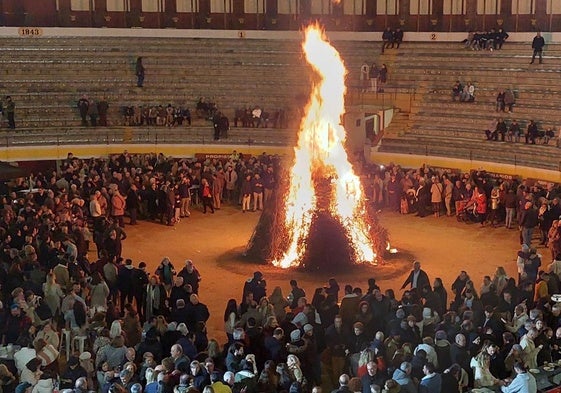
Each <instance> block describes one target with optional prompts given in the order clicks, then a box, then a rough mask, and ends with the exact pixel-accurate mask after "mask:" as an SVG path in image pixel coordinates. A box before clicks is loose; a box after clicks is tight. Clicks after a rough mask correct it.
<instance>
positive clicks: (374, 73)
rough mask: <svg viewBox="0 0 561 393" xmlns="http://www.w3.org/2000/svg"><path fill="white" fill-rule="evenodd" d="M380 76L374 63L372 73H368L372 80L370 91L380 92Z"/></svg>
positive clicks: (371, 67) (371, 68)
mask: <svg viewBox="0 0 561 393" xmlns="http://www.w3.org/2000/svg"><path fill="white" fill-rule="evenodd" d="M378 74H379V71H378V66H377V65H376V63H372V65H371V66H370V71H369V72H368V76H369V78H370V91H373V92H376V90H378Z"/></svg>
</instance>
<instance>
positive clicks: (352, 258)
mask: <svg viewBox="0 0 561 393" xmlns="http://www.w3.org/2000/svg"><path fill="white" fill-rule="evenodd" d="M302 48H303V51H304V54H305V57H306V61H307V62H308V63H309V64H310V65H311V66H312V68H313V70H314V71H315V73H316V74H317V82H316V83H315V84H314V86H313V88H312V92H311V95H310V99H309V102H308V105H307V107H306V111H305V113H306V114H305V115H304V117H303V118H302V121H301V124H300V130H299V134H298V144H297V146H296V147H295V149H294V162H293V165H292V167H291V169H290V170H289V171H288V174H287V176H285V177H284V182H281V187H280V190H279V193H278V194H277V195H278V196H279V197H278V198H277V204H276V205H275V206H274V207H273V208H272V209H269V210H266V211H265V212H264V213H263V216H262V218H261V220H260V223H259V224H258V226H257V228H256V231H255V233H254V235H253V236H252V239H251V240H250V243H249V245H248V253H249V254H253V255H255V256H260V257H261V258H263V259H266V260H270V261H272V263H273V264H274V265H275V266H278V267H281V268H289V267H297V266H306V267H321V266H333V265H341V264H343V265H347V264H349V263H351V264H353V263H370V264H376V263H377V260H378V256H379V254H380V253H381V252H383V251H384V250H385V249H386V247H388V243H387V234H386V231H385V230H383V229H382V228H380V227H379V226H378V223H377V221H376V219H375V213H374V212H373V211H372V209H371V208H370V207H369V206H368V204H367V203H366V202H367V201H366V197H365V193H364V189H363V186H362V184H361V181H360V178H359V177H358V176H357V175H356V173H355V171H354V170H353V167H352V165H351V163H350V162H349V159H348V155H347V152H346V150H345V139H346V131H345V129H344V127H343V126H342V125H341V119H342V116H343V114H344V113H345V93H346V87H345V76H346V74H347V70H346V69H345V66H344V64H343V61H342V59H341V57H340V56H339V53H338V52H337V50H336V49H335V48H334V47H333V46H331V45H330V44H329V42H328V41H327V39H326V37H325V35H324V33H323V30H322V29H321V28H320V26H318V25H315V24H314V25H311V26H309V27H307V28H306V30H305V40H304V42H303V44H302ZM279 205H281V206H279Z"/></svg>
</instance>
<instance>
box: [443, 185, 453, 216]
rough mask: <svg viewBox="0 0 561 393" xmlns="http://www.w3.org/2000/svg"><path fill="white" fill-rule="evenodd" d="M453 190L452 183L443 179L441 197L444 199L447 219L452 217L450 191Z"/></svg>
mask: <svg viewBox="0 0 561 393" xmlns="http://www.w3.org/2000/svg"><path fill="white" fill-rule="evenodd" d="M453 189H454V185H453V184H452V181H451V180H450V179H449V178H447V177H445V178H444V192H443V193H442V196H443V197H444V206H445V207H446V215H447V216H448V217H451V216H452V191H453Z"/></svg>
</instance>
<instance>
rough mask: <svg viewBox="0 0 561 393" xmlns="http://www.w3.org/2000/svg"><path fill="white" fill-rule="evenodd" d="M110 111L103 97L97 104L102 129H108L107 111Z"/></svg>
mask: <svg viewBox="0 0 561 393" xmlns="http://www.w3.org/2000/svg"><path fill="white" fill-rule="evenodd" d="M108 110H109V103H108V102H107V99H106V98H105V97H103V98H102V99H101V101H98V103H97V112H98V114H99V125H100V126H102V127H107V111H108Z"/></svg>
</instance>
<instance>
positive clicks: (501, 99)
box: [495, 89, 505, 112]
mask: <svg viewBox="0 0 561 393" xmlns="http://www.w3.org/2000/svg"><path fill="white" fill-rule="evenodd" d="M496 102H497V104H496V107H495V111H496V112H504V111H505V91H504V90H503V89H500V90H499V92H498V93H497V98H496Z"/></svg>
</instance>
